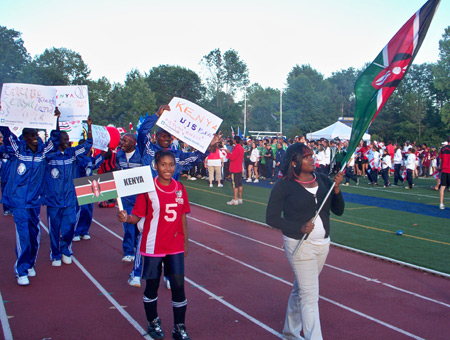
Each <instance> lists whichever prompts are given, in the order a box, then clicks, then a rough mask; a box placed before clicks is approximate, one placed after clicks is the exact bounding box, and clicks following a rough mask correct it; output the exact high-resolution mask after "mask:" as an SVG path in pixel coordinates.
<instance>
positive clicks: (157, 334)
mask: <svg viewBox="0 0 450 340" xmlns="http://www.w3.org/2000/svg"><path fill="white" fill-rule="evenodd" d="M147 333H148V335H150V336H151V337H152V338H153V339H162V338H164V333H163V331H162V328H161V319H160V318H159V316H157V317H156V318H155V320H153V321H151V322H149V323H148V327H147Z"/></svg>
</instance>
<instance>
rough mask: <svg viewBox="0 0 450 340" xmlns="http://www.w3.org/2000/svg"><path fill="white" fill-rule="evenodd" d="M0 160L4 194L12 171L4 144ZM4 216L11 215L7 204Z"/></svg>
mask: <svg viewBox="0 0 450 340" xmlns="http://www.w3.org/2000/svg"><path fill="white" fill-rule="evenodd" d="M0 158H1V162H2V163H1V169H0V177H1V190H2V193H3V192H4V191H5V188H6V183H8V177H9V173H10V169H11V162H10V157H9V155H8V153H7V152H6V146H5V145H4V144H3V145H2V146H0ZM3 215H5V216H8V215H11V209H10V208H9V206H8V205H7V204H5V203H3Z"/></svg>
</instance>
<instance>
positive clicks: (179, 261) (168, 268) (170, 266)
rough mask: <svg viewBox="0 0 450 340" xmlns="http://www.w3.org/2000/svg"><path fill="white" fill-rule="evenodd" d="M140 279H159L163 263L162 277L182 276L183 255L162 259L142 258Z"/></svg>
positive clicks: (167, 256) (168, 256)
mask: <svg viewBox="0 0 450 340" xmlns="http://www.w3.org/2000/svg"><path fill="white" fill-rule="evenodd" d="M142 263H143V266H142V279H144V280H150V279H159V278H160V277H161V272H162V264H163V263H164V275H165V276H169V275H171V274H183V275H184V253H180V254H175V255H166V256H164V257H150V256H142Z"/></svg>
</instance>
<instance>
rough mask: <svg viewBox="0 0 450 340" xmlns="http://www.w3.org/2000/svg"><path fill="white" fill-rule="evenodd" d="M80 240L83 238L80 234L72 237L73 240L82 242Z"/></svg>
mask: <svg viewBox="0 0 450 340" xmlns="http://www.w3.org/2000/svg"><path fill="white" fill-rule="evenodd" d="M80 240H81V238H80V236H78V235H77V236H74V237H73V239H72V241H73V242H80Z"/></svg>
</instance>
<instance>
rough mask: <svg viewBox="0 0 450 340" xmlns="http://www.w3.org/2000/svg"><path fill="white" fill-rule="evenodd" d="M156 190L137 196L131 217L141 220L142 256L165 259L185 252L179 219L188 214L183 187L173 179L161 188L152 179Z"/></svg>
mask: <svg viewBox="0 0 450 340" xmlns="http://www.w3.org/2000/svg"><path fill="white" fill-rule="evenodd" d="M155 188H156V191H151V192H148V193H143V194H139V195H138V196H137V198H136V204H135V205H134V208H133V211H132V214H133V215H136V216H138V217H141V220H140V221H139V223H138V228H139V230H141V232H142V239H141V246H140V253H141V255H143V256H165V255H168V254H178V253H182V252H183V251H184V233H183V225H182V219H181V216H182V215H183V214H187V213H189V212H190V207H189V201H188V197H187V193H186V189H185V188H184V185H182V184H181V183H179V182H177V181H175V180H174V179H172V181H171V182H170V184H169V185H168V186H164V185H162V184H161V183H159V182H158V180H157V179H155Z"/></svg>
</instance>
